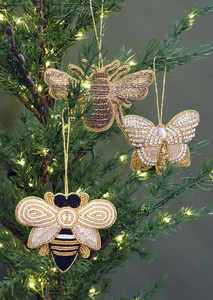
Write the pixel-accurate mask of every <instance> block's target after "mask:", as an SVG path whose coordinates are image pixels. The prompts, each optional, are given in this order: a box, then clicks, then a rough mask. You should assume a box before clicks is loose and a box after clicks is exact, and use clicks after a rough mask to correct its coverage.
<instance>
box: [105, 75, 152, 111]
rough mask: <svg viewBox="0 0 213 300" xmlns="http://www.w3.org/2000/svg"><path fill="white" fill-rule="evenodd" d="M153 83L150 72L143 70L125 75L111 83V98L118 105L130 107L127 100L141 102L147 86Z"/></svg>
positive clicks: (146, 91)
mask: <svg viewBox="0 0 213 300" xmlns="http://www.w3.org/2000/svg"><path fill="white" fill-rule="evenodd" d="M153 81H154V73H153V72H152V71H151V70H143V71H139V72H136V73H132V74H129V75H126V76H124V77H122V78H121V79H119V80H118V81H116V82H115V83H113V85H112V90H111V94H110V95H111V97H113V98H116V99H117V100H118V101H119V103H120V104H122V105H124V106H125V107H130V106H131V103H130V102H129V101H127V99H133V100H142V99H144V98H145V97H146V96H147V94H148V86H149V85H150V84H151V83H152V82H153Z"/></svg>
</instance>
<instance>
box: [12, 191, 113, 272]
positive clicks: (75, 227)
mask: <svg viewBox="0 0 213 300" xmlns="http://www.w3.org/2000/svg"><path fill="white" fill-rule="evenodd" d="M44 199H45V201H44V200H43V199H41V198H38V197H34V196H32V197H26V198H24V199H23V200H21V201H20V202H19V204H18V205H17V208H16V218H17V220H18V221H19V223H21V224H23V225H25V226H33V229H32V230H31V233H30V235H29V239H28V247H29V248H37V247H40V246H42V247H41V249H40V251H39V253H40V255H41V256H45V255H47V254H48V253H49V251H51V253H52V257H53V260H54V261H55V264H56V265H57V267H58V268H59V270H60V271H62V272H65V271H67V270H68V269H69V268H70V267H71V266H72V264H73V263H74V261H75V260H76V258H77V255H78V252H79V251H80V253H81V254H82V256H83V257H85V258H87V257H88V256H89V255H90V251H89V249H88V247H90V248H92V249H94V250H98V249H100V247H101V240H100V235H99V233H98V230H97V229H102V228H108V227H110V226H111V225H112V224H113V223H114V222H115V220H116V210H115V208H114V206H113V205H112V204H111V203H110V202H109V201H106V200H103V199H100V200H92V201H89V202H88V200H89V195H88V194H86V193H83V194H81V195H80V196H79V195H77V194H75V193H71V194H69V195H64V194H60V193H59V194H56V195H53V194H52V193H50V192H48V193H46V194H45V195H44Z"/></svg>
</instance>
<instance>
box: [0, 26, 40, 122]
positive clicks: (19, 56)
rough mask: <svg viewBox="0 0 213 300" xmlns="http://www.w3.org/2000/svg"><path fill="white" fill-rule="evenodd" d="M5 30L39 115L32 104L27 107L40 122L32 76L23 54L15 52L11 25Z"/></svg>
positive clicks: (37, 96) (38, 106)
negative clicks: (26, 67)
mask: <svg viewBox="0 0 213 300" xmlns="http://www.w3.org/2000/svg"><path fill="white" fill-rule="evenodd" d="M5 32H6V34H7V38H8V40H9V42H10V45H11V50H12V52H13V53H14V56H15V58H16V60H17V62H18V67H19V70H20V73H21V74H22V75H23V80H24V81H25V83H26V85H27V87H28V89H29V90H30V92H31V95H32V96H33V99H34V101H35V104H36V110H37V111H38V112H39V114H40V116H39V117H38V114H37V113H36V112H35V111H34V109H33V108H32V106H28V108H30V109H31V111H32V112H33V114H34V115H35V116H36V118H38V119H39V121H40V122H42V117H41V112H42V107H41V104H40V101H39V95H38V92H37V91H36V90H35V89H34V82H33V79H32V77H31V76H30V75H28V74H27V71H26V69H25V67H24V57H23V55H22V54H18V52H17V49H16V44H15V39H14V35H13V28H12V26H8V27H7V28H6V29H5ZM22 102H23V103H24V104H25V105H26V103H25V101H23V100H22Z"/></svg>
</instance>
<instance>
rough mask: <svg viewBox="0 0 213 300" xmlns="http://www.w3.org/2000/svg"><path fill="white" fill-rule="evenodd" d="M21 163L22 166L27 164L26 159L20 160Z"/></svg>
mask: <svg viewBox="0 0 213 300" xmlns="http://www.w3.org/2000/svg"><path fill="white" fill-rule="evenodd" d="M18 164H19V165H21V166H24V165H25V160H24V159H23V158H22V159H21V160H20V161H19V162H18Z"/></svg>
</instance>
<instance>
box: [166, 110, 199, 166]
mask: <svg viewBox="0 0 213 300" xmlns="http://www.w3.org/2000/svg"><path fill="white" fill-rule="evenodd" d="M199 121H200V116H199V114H198V112H196V111H194V110H185V111H183V112H181V113H179V114H177V115H176V116H175V117H174V118H172V120H171V121H170V122H169V123H168V124H167V125H166V131H167V135H166V141H167V143H168V148H169V157H170V161H171V162H173V163H175V164H176V165H178V166H182V167H184V166H189V165H190V153H189V148H188V146H187V145H186V144H185V143H187V142H189V141H191V140H192V138H193V137H194V136H195V130H196V127H197V126H198V124H199Z"/></svg>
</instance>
